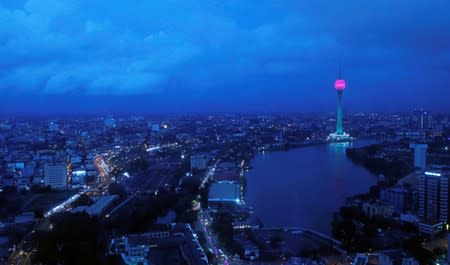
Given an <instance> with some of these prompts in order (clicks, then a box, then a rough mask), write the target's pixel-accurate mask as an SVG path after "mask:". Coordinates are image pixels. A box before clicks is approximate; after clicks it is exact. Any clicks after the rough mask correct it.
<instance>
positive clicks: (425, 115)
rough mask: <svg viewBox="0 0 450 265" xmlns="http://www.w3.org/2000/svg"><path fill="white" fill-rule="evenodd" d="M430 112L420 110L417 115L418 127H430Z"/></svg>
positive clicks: (423, 128)
mask: <svg viewBox="0 0 450 265" xmlns="http://www.w3.org/2000/svg"><path fill="white" fill-rule="evenodd" d="M431 127H432V126H431V114H430V113H429V112H428V111H421V112H420V116H419V128H420V129H422V130H425V129H431Z"/></svg>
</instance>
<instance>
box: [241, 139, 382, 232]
mask: <svg viewBox="0 0 450 265" xmlns="http://www.w3.org/2000/svg"><path fill="white" fill-rule="evenodd" d="M370 143H372V142H370V141H356V142H354V143H351V145H352V146H355V147H357V146H363V145H367V144H370ZM349 146H350V144H348V143H333V144H324V145H317V146H310V147H304V148H297V149H291V150H289V151H277V152H266V153H264V154H259V155H257V156H256V157H255V158H254V159H253V160H252V161H251V165H252V167H253V168H252V169H251V170H250V171H249V172H247V196H246V202H247V204H248V205H250V206H252V207H253V208H254V210H255V213H256V215H257V216H259V218H260V219H261V220H262V222H263V223H264V225H265V227H284V226H295V227H304V228H311V229H314V230H317V231H319V232H322V233H325V234H328V235H330V234H331V222H332V218H333V212H334V211H336V210H338V209H339V207H341V206H342V205H343V203H344V202H345V198H346V197H347V196H351V195H355V194H359V193H363V192H367V191H368V190H369V187H370V186H372V185H373V184H375V183H376V176H374V175H373V174H371V173H370V172H369V171H368V170H366V169H365V168H363V167H361V166H359V165H356V164H354V163H353V162H352V161H351V160H350V159H348V158H347V157H346V155H345V150H346V148H348V147H349Z"/></svg>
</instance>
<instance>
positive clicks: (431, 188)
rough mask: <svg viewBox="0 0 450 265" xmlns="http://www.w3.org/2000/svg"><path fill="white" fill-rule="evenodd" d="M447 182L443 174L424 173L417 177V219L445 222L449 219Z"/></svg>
mask: <svg viewBox="0 0 450 265" xmlns="http://www.w3.org/2000/svg"><path fill="white" fill-rule="evenodd" d="M448 191H449V181H448V175H447V174H445V173H443V172H434V171H433V172H431V171H426V172H424V173H423V174H421V175H420V176H419V212H418V214H419V217H420V218H422V220H430V221H441V222H447V221H448V219H449V211H448V206H449V196H448Z"/></svg>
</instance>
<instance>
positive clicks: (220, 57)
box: [0, 0, 450, 112]
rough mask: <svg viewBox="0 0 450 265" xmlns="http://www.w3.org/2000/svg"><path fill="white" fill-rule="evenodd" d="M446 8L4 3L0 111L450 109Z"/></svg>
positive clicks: (442, 0) (0, 11)
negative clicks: (343, 86)
mask: <svg viewBox="0 0 450 265" xmlns="http://www.w3.org/2000/svg"><path fill="white" fill-rule="evenodd" d="M449 12H450V1H448V0H421V1H419V0H395V1H392V0H376V1H357V0H340V1H330V0H314V1H302V0H283V1H280V0H259V1H242V0H227V1H223V0H153V1H148V0H132V1H118V0H117V1H116V0H109V1H106V0H0V93H1V94H0V95H1V99H0V104H1V107H0V112H52V111H61V112H80V111H116V112H122V111H124V112H125V111H141V112H142V111H150V112H152V111H159V112H163V111H173V112H178V111H329V110H332V109H333V108H334V106H335V99H336V94H335V93H334V91H333V81H334V79H336V77H337V75H338V68H339V65H340V64H341V65H342V69H343V70H342V73H343V77H344V78H345V79H346V80H347V84H348V88H347V90H346V91H345V96H344V97H345V104H346V109H347V110H351V111H381V110H384V111H386V110H407V109H409V108H419V107H422V108H427V109H430V110H433V111H450V104H449V98H450V16H449Z"/></svg>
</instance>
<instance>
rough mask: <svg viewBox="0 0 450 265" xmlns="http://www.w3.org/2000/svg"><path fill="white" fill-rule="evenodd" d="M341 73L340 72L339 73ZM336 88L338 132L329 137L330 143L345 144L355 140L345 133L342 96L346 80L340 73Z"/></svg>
mask: <svg viewBox="0 0 450 265" xmlns="http://www.w3.org/2000/svg"><path fill="white" fill-rule="evenodd" d="M339 72H340V71H339ZM334 88H335V89H336V91H337V94H338V106H337V112H336V132H334V133H331V134H330V135H329V136H328V139H327V140H328V141H332V142H345V141H350V140H352V139H353V138H352V137H351V136H350V135H349V134H347V133H345V132H344V128H343V125H342V119H343V110H342V94H343V92H344V89H345V80H344V79H342V78H341V74H340V73H339V78H338V79H337V80H336V81H335V82H334Z"/></svg>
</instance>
